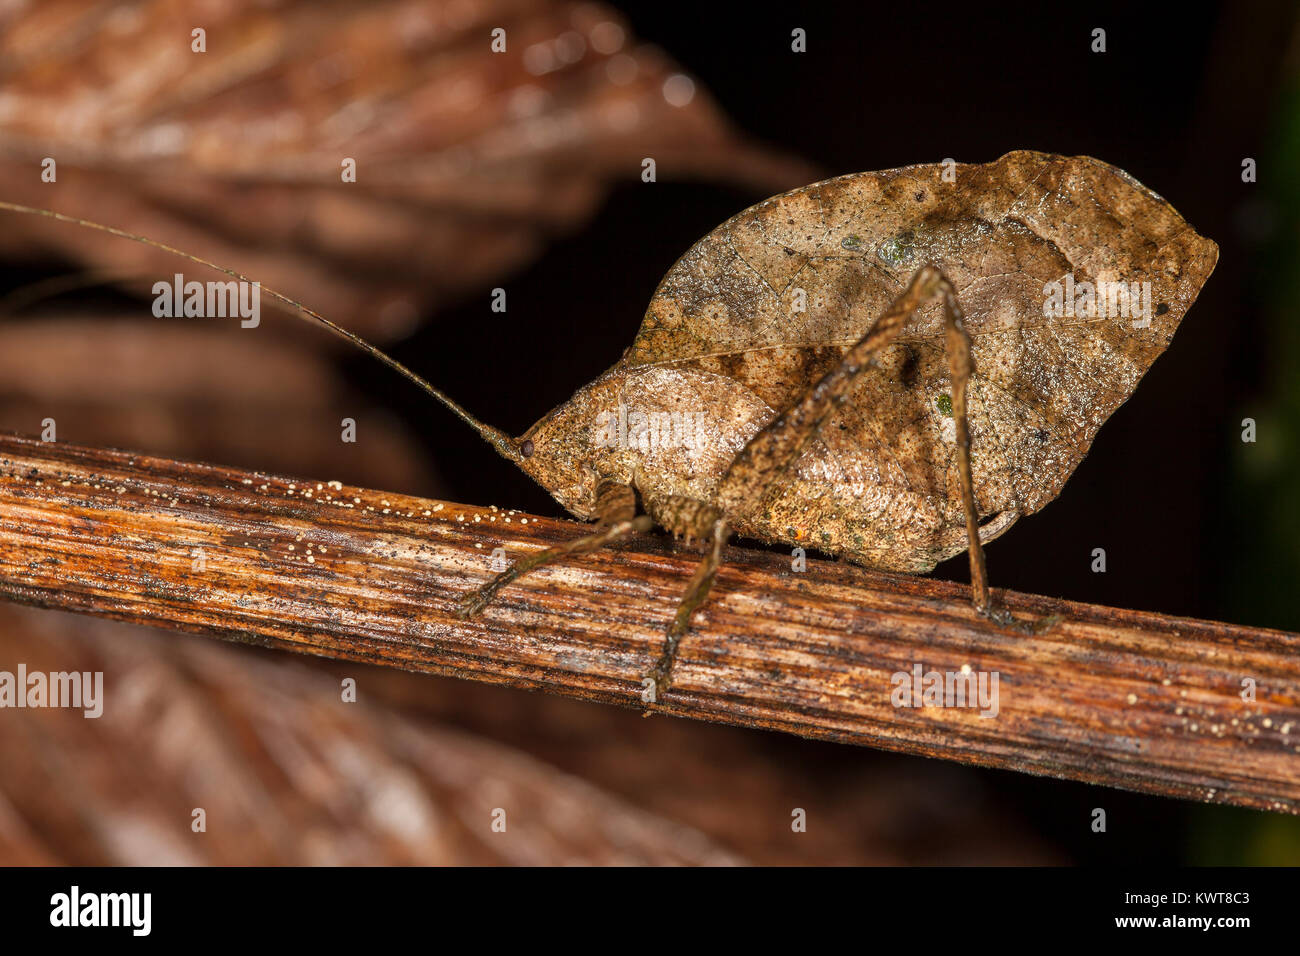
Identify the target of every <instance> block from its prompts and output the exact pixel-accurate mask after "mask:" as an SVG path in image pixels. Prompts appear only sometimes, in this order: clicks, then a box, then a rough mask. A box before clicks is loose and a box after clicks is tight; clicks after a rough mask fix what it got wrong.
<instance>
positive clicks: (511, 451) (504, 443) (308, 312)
mask: <svg viewBox="0 0 1300 956" xmlns="http://www.w3.org/2000/svg"><path fill="white" fill-rule="evenodd" d="M0 209H5V210H8V211H9V212H21V213H26V214H28V215H32V216H44V217H45V218H47V219H57V220H58V221H59V222H67V223H72V224H73V225H77V226H85V227H86V228H88V229H98V230H99V231H100V232H106V233H108V234H109V235H111V236H117V237H119V238H121V239H131V240H133V241H134V242H140V243H143V244H144V245H146V246H152V247H153V248H155V249H161V250H163V251H164V252H170V253H171V254H172V255H175V256H180V257H181V258H182V259H189V260H190V261H191V262H197V263H198V264H199V265H201V266H207V267H208V268H209V269H215V270H216V271H217V272H221V273H224V274H225V275H228V276H230V277H231V278H234V279H238V280H239V281H241V282H248V283H253V282H254V280H253V279H250V278H249V277H248V276H246V275H244V274H243V273H241V272H236V271H235V270H234V269H227V268H226V267H225V266H219V265H217V264H216V263H215V262H210V261H209V260H207V259H204V258H202V257H201V256H196V255H192V254H191V253H188V252H184V251H182V250H180V249H177V248H175V247H174V246H169V245H167V244H166V243H164V242H158V241H157V240H156V239H149V238H147V237H146V236H138V235H136V234H135V233H133V232H127V231H126V230H124V229H117V228H115V227H113V226H105V225H104V224H103V223H99V222H91V221H90V220H89V219H81V218H79V217H77V216H65V215H64V214H63V213H60V212H53V211H52V210H49V209H38V208H37V207H35V206H23V205H20V204H18V203H12V202H5V201H3V200H0ZM256 284H257V285H258V286H259V287H260V288H261V290H262V291H263V292H264V293H266V294H267V295H269V296H270V297H271V298H273V299H277V300H279V301H280V302H283V303H284V304H285V305H287V306H290V307H291V308H293V309H294V310H296V314H297V315H298V317H299V318H301V319H305V320H307V321H310V322H315V323H316V324H317V325H321V326H323V327H324V328H326V329H328V330H329V331H331V332H333V333H334V334H335V335H337V336H338V337H339V338H341V339H343V340H344V341H346V342H348V343H350V344H351V345H353V346H355V347H356V348H358V349H360V350H361V351H363V352H365V353H366V354H367V355H369V356H370V357H371V358H374V359H377V360H378V361H380V362H382V363H383V364H385V365H387V366H388V367H389V368H391V369H392V370H393V371H394V372H397V373H398V374H399V375H402V376H405V377H406V378H407V379H408V380H409V381H411V382H414V383H415V384H416V385H417V386H419V387H420V388H421V389H423V390H424V391H425V392H427V393H428V394H429V395H432V396H433V397H434V398H435V399H437V400H438V401H439V402H441V403H442V404H443V405H445V406H446V407H447V408H449V409H450V410H451V412H452V413H453V414H454V415H455V416H456V417H457V418H459V419H460V420H461V421H463V422H464V423H465V424H467V425H469V427H470V428H472V429H474V430H475V431H476V432H478V433H479V434H480V435H481V436H482V437H483V439H484V441H486V442H487V443H488V444H490V445H492V447H494V448H495V449H496V450H497V451H498V452H499V453H500V454H501V456H502V457H504V458H508V459H510V460H511V461H513V462H516V463H517V462H518V461H519V460H520V457H521V455H520V452H519V449H518V446H517V445H516V444H515V441H514V439H512V438H511V437H510V436H509V435H507V434H506V433H505V432H503V431H500V430H499V429H496V428H493V427H492V426H491V425H484V424H483V423H482V422H480V421H479V420H478V419H477V418H475V417H474V416H473V415H471V414H470V413H469V412H467V411H465V409H463V408H461V407H460V406H459V405H458V404H456V403H455V402H454V401H452V400H451V399H450V398H449V397H448V396H447V395H445V394H443V393H442V392H441V391H439V390H438V389H436V388H434V387H433V385H431V384H430V383H429V382H427V381H425V380H424V379H423V378H421V377H420V376H419V375H416V374H415V373H414V372H412V371H411V370H410V369H409V368H407V367H406V366H405V365H403V364H402V363H401V362H399V361H397V359H395V358H392V357H390V356H388V355H385V354H384V353H383V352H382V351H380V350H379V349H378V348H377V347H375V346H373V345H371V344H370V343H369V342H367V341H366V340H365V339H363V338H362V337H361V336H359V335H357V334H355V333H353V332H349V331H348V330H347V329H345V328H343V327H342V326H340V325H335V324H334V323H333V322H331V321H330V320H329V319H327V318H325V316H323V315H321V314H320V313H319V312H315V311H313V310H312V309H309V308H307V306H305V305H303V304H302V303H301V302H297V301H295V300H293V299H291V298H289V297H288V296H287V295H284V294H283V293H280V292H276V291H275V290H274V289H270V288H267V287H266V286H263V285H261V284H260V283H256Z"/></svg>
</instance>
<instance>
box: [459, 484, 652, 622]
mask: <svg viewBox="0 0 1300 956" xmlns="http://www.w3.org/2000/svg"><path fill="white" fill-rule="evenodd" d="M596 512H597V515H598V516H599V517H598V519H597V520H598V521H599V522H600V524H599V528H600V530H598V531H596V532H595V533H594V534H589V535H586V536H584V537H581V538H575V539H574V540H573V541H570V542H568V543H566V544H561V545H558V546H556V547H554V548H548V549H547V550H545V551H539V552H537V553H536V554H530V555H529V556H528V557H526V558H521V559H519V560H518V561H516V562H515V563H514V565H512V566H511V567H509V568H507V569H506V570H505V571H502V572H501V573H500V574H498V575H497V576H496V577H494V578H493V579H492V580H491V581H489V582H488V583H487V584H485V585H483V586H482V587H481V588H479V589H478V590H477V591H474V592H473V593H472V594H470V595H469V597H467V598H466V599H465V601H464V603H463V604H461V606H460V610H459V612H458V614H459V616H460V617H461V618H471V617H473V616H474V615H476V614H478V613H479V612H480V611H482V610H483V608H485V607H487V606H488V604H489V603H490V602H491V600H492V598H493V597H495V596H496V593H497V592H498V591H500V590H501V589H502V588H503V587H505V586H506V585H507V584H509V583H510V582H511V581H514V580H516V579H517V578H519V577H521V576H522V575H525V574H527V573H528V572H529V571H532V570H533V569H535V568H539V567H541V566H542V565H544V564H550V563H551V562H552V561H557V560H559V559H560V558H563V557H567V556H569V555H575V554H587V553H589V552H591V551H597V550H599V549H601V548H603V547H605V545H607V544H610V543H612V542H614V541H617V540H618V539H619V538H623V537H626V536H627V535H629V534H632V533H633V532H637V531H649V530H650V529H651V528H653V527H654V522H653V521H652V520H651V519H650V517H649V516H648V515H641V516H640V517H634V515H635V514H636V495H635V494H634V493H633V491H632V489H631V488H630V487H628V486H627V485H619V484H614V483H612V482H608V483H605V484H602V485H601V486H600V488H599V489H598V490H597V493H596Z"/></svg>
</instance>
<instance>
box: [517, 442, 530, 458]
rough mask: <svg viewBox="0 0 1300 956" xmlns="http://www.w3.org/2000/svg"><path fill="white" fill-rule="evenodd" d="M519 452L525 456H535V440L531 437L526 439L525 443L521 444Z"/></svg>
mask: <svg viewBox="0 0 1300 956" xmlns="http://www.w3.org/2000/svg"><path fill="white" fill-rule="evenodd" d="M519 454H521V455H523V456H524V457H525V458H532V457H533V440H532V439H531V438H525V439H524V443H523V444H522V445H520V446H519Z"/></svg>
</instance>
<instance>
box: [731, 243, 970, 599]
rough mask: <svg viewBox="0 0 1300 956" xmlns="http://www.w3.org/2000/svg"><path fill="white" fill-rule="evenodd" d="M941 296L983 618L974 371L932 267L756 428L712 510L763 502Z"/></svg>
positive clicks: (957, 317) (951, 302)
mask: <svg viewBox="0 0 1300 956" xmlns="http://www.w3.org/2000/svg"><path fill="white" fill-rule="evenodd" d="M936 295H938V296H939V297H940V298H941V299H942V301H943V313H944V326H945V343H944V345H945V351H946V352H947V354H948V364H949V370H950V374H951V377H952V404H953V417H954V419H955V420H956V427H957V470H958V477H959V480H960V484H961V496H962V509H963V512H964V514H965V519H966V534H967V538H968V540H969V548H970V560H971V596H972V602H973V603H974V605H975V607H976V608H977V609H978V610H979V611H981V612H985V613H987V611H988V608H989V588H988V576H987V574H986V571H985V567H984V549H983V547H982V545H981V544H980V537H979V515H978V513H977V512H976V508H975V488H974V480H973V478H972V474H971V462H970V425H969V422H968V421H967V416H966V387H967V385H968V384H969V382H970V376H971V372H972V368H973V367H972V364H971V356H970V336H969V335H968V334H967V333H966V329H965V326H964V324H963V318H962V313H961V307H960V306H959V305H958V303H957V294H956V291H955V290H954V289H953V286H952V283H951V282H949V281H948V279H947V278H946V277H945V276H944V275H943V273H942V272H940V271H939V270H938V269H936V268H935V267H933V266H923V267H921V268H920V269H918V270H917V271H916V274H915V275H913V276H912V279H911V281H910V282H909V283H908V285H907V288H906V289H904V290H903V292H902V294H901V295H899V296H898V298H897V299H895V300H894V302H893V303H892V304H891V305H890V307H889V308H888V309H886V310H885V312H884V313H883V314H882V315H881V316H880V317H879V318H878V319H876V321H875V322H873V323H872V325H871V328H869V329H868V330H867V332H866V334H865V335H863V336H862V338H861V339H859V340H858V341H857V342H856V343H855V344H853V345H852V346H850V347H849V349H848V350H847V351H846V352H845V353H844V355H843V356H842V357H841V359H840V363H839V364H838V365H837V366H836V367H835V368H833V369H831V370H830V371H829V372H827V373H826V374H825V375H824V376H822V378H821V379H820V380H819V381H818V382H817V383H816V384H815V385H813V387H812V388H810V389H809V390H808V391H807V392H805V393H804V395H803V396H801V397H800V398H799V400H798V401H796V402H795V403H794V404H793V405H791V406H790V407H789V408H788V409H786V410H785V411H784V412H783V413H782V414H780V415H778V416H777V417H776V418H775V419H773V420H772V421H771V422H770V423H768V424H767V425H766V426H765V427H764V428H763V429H762V430H760V431H759V432H758V433H757V434H756V435H754V437H753V438H751V439H750V440H749V442H748V443H747V444H746V445H745V447H744V448H742V449H741V451H740V454H739V455H737V456H736V458H735V460H734V461H733V462H732V463H731V466H730V467H729V468H728V469H727V473H726V474H725V475H724V476H723V478H722V482H721V484H720V485H719V486H718V493H717V497H716V501H717V505H718V507H719V510H720V511H721V512H722V514H724V515H726V516H727V517H728V518H730V519H731V520H732V521H733V523H734V521H735V519H736V518H737V517H740V516H743V515H745V514H747V513H749V512H750V511H752V510H753V509H754V508H755V507H757V505H758V503H759V502H761V501H762V500H763V499H764V497H765V495H766V492H767V491H768V489H770V488H772V487H773V486H774V485H775V484H776V483H777V482H778V481H780V480H781V478H782V477H783V476H784V475H785V473H786V471H787V470H788V469H789V468H790V466H791V465H793V464H794V462H795V461H796V460H797V459H798V458H799V456H800V455H801V454H803V452H804V450H805V449H806V448H807V447H808V445H809V443H810V442H811V441H812V440H813V439H814V438H815V437H816V435H817V433H818V431H819V430H820V429H821V427H822V425H823V424H824V423H825V422H826V421H827V420H828V419H829V418H830V416H831V415H832V414H833V413H834V411H835V409H837V408H838V407H839V406H840V405H842V404H844V403H845V402H846V401H848V399H849V396H850V395H851V393H852V390H853V388H854V386H855V385H856V384H857V382H858V380H859V378H860V376H861V375H862V373H863V372H864V371H866V369H867V368H869V367H871V366H872V365H873V364H874V363H875V361H876V357H877V355H879V353H880V352H881V350H883V349H885V348H886V347H888V346H889V345H890V344H892V343H893V342H894V340H895V339H897V337H898V335H899V333H900V332H902V330H903V328H904V326H905V324H906V322H907V320H908V319H909V318H911V316H912V315H913V314H914V313H915V312H916V310H917V309H918V308H920V307H921V306H922V305H924V304H925V303H926V302H928V301H930V300H931V299H933V298H934V297H935V296H936Z"/></svg>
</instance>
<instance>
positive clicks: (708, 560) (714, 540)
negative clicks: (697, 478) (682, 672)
mask: <svg viewBox="0 0 1300 956" xmlns="http://www.w3.org/2000/svg"><path fill="white" fill-rule="evenodd" d="M729 535H730V531H729V530H728V528H727V523H726V521H724V520H723V519H721V518H719V519H718V520H716V521H715V522H714V523H713V528H712V533H711V537H710V541H709V549H708V551H706V552H705V554H704V558H703V560H701V561H700V564H699V567H697V568H696V569H695V574H694V575H693V576H692V577H691V583H690V584H689V585H687V587H686V593H685V594H684V595H683V596H682V600H681V603H680V604H678V605H677V613H676V614H675V615H673V621H672V623H671V624H670V625H669V626H668V631H667V633H666V634H665V635H664V647H663V652H662V653H661V654H660V655H659V660H658V661H656V662H655V665H654V667H652V668H650V670H649V671H647V672H646V674H645V675H644V676H645V678H646V679H647V680H653V681H654V697H652V698H650V699H649V700H648V701H647V703H654V702H655V701H656V700H658V699H659V696H660V695H662V694H663V693H664V692H665V691H666V690H668V688H669V687H670V686H672V681H673V664H675V663H676V661H677V648H678V645H680V644H681V640H682V637H683V636H684V635H685V634H686V632H687V631H688V630H690V626H691V617H692V616H693V615H694V614H695V609H696V608H698V607H699V606H700V605H701V604H703V603H704V599H705V598H707V597H708V596H709V591H710V590H711V589H712V587H713V579H714V578H715V577H717V574H718V565H719V564H721V563H722V546H723V545H724V544H726V543H727V538H728V536H729ZM648 689H649V688H647V690H648Z"/></svg>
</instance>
